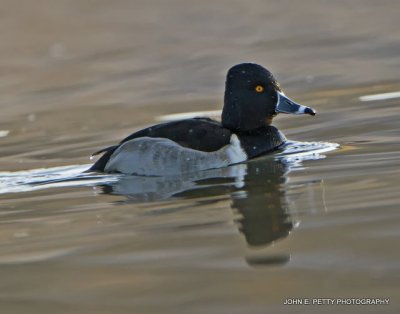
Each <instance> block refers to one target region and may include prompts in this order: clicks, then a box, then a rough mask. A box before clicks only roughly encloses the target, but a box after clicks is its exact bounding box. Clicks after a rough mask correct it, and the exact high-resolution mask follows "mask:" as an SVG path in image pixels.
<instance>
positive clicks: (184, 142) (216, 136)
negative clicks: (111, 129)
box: [89, 118, 232, 171]
mask: <svg viewBox="0 0 400 314" xmlns="http://www.w3.org/2000/svg"><path fill="white" fill-rule="evenodd" d="M231 135H232V132H231V131H230V130H228V129H226V128H224V127H223V126H222V125H221V123H219V122H217V121H214V120H211V119H209V118H193V119H186V120H179V121H172V122H166V123H161V124H157V125H154V126H151V127H148V128H145V129H143V130H140V131H137V132H135V133H133V134H131V135H129V136H128V137H126V138H124V139H123V140H122V141H121V142H120V143H119V144H118V145H115V146H110V147H107V148H105V149H102V150H100V151H98V152H96V153H95V154H94V155H97V154H100V153H104V155H103V156H102V157H101V158H100V159H99V160H98V161H97V162H96V163H95V164H94V165H93V166H92V167H91V168H90V169H89V171H104V167H105V166H106V164H107V162H108V160H109V159H110V157H111V155H112V154H113V152H114V151H115V150H116V149H117V148H118V147H119V146H120V145H121V144H123V143H125V142H127V141H130V140H132V139H135V138H139V137H153V138H167V139H170V140H172V141H174V142H176V143H178V144H179V145H181V146H183V147H187V148H191V149H195V150H199V151H203V152H212V151H216V150H218V149H220V148H221V147H223V146H225V145H228V144H229V142H230V138H231Z"/></svg>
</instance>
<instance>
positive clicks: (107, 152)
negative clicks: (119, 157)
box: [84, 145, 119, 172]
mask: <svg viewBox="0 0 400 314" xmlns="http://www.w3.org/2000/svg"><path fill="white" fill-rule="evenodd" d="M118 147H119V145H114V146H109V147H106V148H103V149H101V150H99V151H97V152H95V153H94V154H92V156H96V155H98V154H101V153H104V154H103V156H101V157H100V158H99V160H97V161H96V162H95V163H94V164H93V166H91V167H90V168H89V169H88V170H85V171H84V172H104V168H105V166H106V164H107V162H108V161H109V160H110V157H111V155H112V154H113V153H114V151H115V150H116V149H117V148H118Z"/></svg>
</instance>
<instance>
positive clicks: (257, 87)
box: [255, 85, 264, 93]
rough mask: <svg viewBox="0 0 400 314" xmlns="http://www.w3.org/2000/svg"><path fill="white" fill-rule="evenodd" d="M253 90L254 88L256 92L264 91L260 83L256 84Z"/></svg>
mask: <svg viewBox="0 0 400 314" xmlns="http://www.w3.org/2000/svg"><path fill="white" fill-rule="evenodd" d="M255 90H256V92H257V93H262V92H263V91H264V87H263V86H261V85H257V86H256V88H255Z"/></svg>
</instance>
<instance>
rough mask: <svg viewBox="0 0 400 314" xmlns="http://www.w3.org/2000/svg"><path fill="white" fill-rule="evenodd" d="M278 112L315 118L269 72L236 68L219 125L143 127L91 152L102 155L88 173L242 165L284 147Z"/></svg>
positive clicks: (207, 121) (187, 122) (202, 121)
mask: <svg viewBox="0 0 400 314" xmlns="http://www.w3.org/2000/svg"><path fill="white" fill-rule="evenodd" d="M279 113H285V114H295V115H304V114H306V115H312V116H315V115H316V111H315V110H314V109H313V108H311V107H307V106H303V105H300V104H298V103H296V102H294V101H293V100H291V99H290V98H288V97H287V96H286V95H285V94H284V92H283V91H282V88H281V87H280V85H279V84H278V82H277V80H276V79H275V77H274V76H273V74H272V73H271V72H270V71H269V70H267V69H266V68H264V67H263V66H261V65H259V64H256V63H240V64H237V65H234V66H233V67H231V68H230V69H229V70H228V72H227V75H226V81H225V94H224V105H223V109H222V115H221V120H220V121H217V120H213V119H211V118H206V117H194V118H188V119H182V120H177V121H169V122H164V123H160V124H156V125H152V126H150V127H147V128H144V129H142V130H139V131H137V132H134V133H132V134H131V135H129V136H127V137H126V138H124V139H123V140H122V141H120V142H119V143H118V144H116V145H113V146H109V147H106V148H103V149H101V150H99V151H97V152H95V153H94V154H93V155H92V156H95V155H99V154H102V156H101V157H100V158H99V159H98V160H97V161H96V162H95V163H94V164H93V165H92V166H91V167H90V169H88V170H87V171H88V172H103V173H122V174H129V175H144V176H165V175H179V174H183V173H190V172H197V171H203V170H207V169H213V168H223V167H227V166H229V165H232V164H237V163H242V162H246V161H247V160H250V159H253V158H256V157H258V156H261V155H265V154H268V153H271V152H273V151H276V150H278V149H279V148H280V147H282V146H283V145H284V144H285V143H286V141H287V139H286V137H285V136H284V134H283V133H282V132H281V131H280V130H278V129H277V128H276V127H275V126H273V125H272V120H273V118H275V117H276V116H277V115H278V114H279Z"/></svg>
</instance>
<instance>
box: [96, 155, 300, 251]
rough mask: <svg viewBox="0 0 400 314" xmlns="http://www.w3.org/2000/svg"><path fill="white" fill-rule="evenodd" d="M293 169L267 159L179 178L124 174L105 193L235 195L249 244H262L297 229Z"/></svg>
mask: <svg viewBox="0 0 400 314" xmlns="http://www.w3.org/2000/svg"><path fill="white" fill-rule="evenodd" d="M289 171H290V165H288V164H286V163H284V162H281V161H279V160H275V159H274V158H271V157H265V158H261V159H256V160H253V161H251V162H248V163H246V164H239V165H234V166H231V167H226V168H221V169H212V170H208V171H200V172H196V173H192V174H187V175H180V176H174V177H140V176H122V177H120V179H119V180H118V181H116V182H112V183H110V184H107V185H103V186H102V187H103V192H104V193H106V194H118V195H125V196H127V198H128V202H142V201H159V200H165V199H168V198H171V197H176V196H179V197H180V198H191V197H196V196H204V195H207V196H210V195H225V194H230V195H231V198H232V208H233V209H234V210H235V211H237V212H238V213H239V214H240V218H239V219H238V223H239V226H240V227H239V229H240V231H241V232H242V233H243V234H244V236H245V239H246V241H247V243H248V244H249V246H261V245H267V244H269V243H271V242H272V241H275V240H277V239H279V238H283V237H286V236H288V234H289V232H290V230H291V229H292V228H293V224H292V223H291V221H290V215H289V212H288V210H287V206H286V195H285V194H286V191H285V182H286V180H287V179H286V176H287V174H288V173H289Z"/></svg>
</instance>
